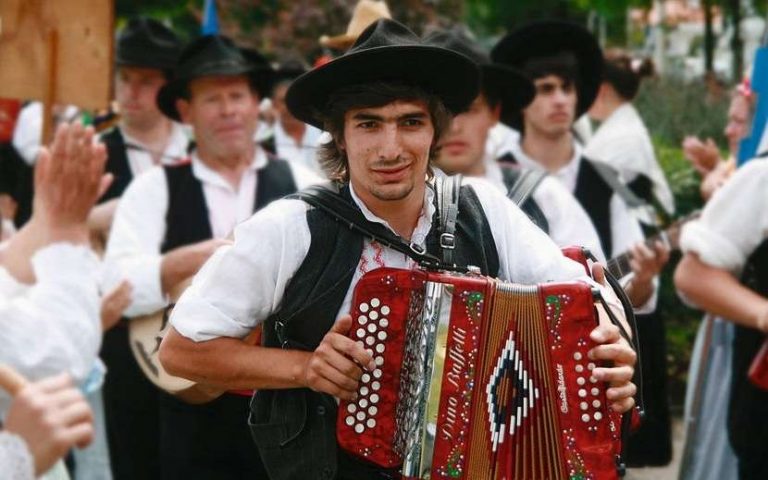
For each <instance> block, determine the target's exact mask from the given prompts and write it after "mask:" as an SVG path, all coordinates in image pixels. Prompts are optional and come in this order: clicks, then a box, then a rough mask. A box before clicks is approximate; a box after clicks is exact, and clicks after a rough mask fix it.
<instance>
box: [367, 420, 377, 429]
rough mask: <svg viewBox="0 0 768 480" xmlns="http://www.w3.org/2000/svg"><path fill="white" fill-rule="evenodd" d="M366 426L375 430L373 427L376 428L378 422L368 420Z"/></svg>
mask: <svg viewBox="0 0 768 480" xmlns="http://www.w3.org/2000/svg"><path fill="white" fill-rule="evenodd" d="M365 425H366V426H367V427H368V428H373V427H375V426H376V420H374V419H372V418H369V419H368V421H367V422H365Z"/></svg>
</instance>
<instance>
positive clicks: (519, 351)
mask: <svg viewBox="0 0 768 480" xmlns="http://www.w3.org/2000/svg"><path fill="white" fill-rule="evenodd" d="M352 305H353V307H352V312H351V313H352V316H353V318H354V319H356V323H355V324H354V326H353V328H352V329H351V330H350V337H351V338H353V339H354V340H355V341H357V342H359V343H360V344H361V345H362V346H363V347H364V348H366V349H367V350H368V351H369V352H370V353H371V354H372V355H373V358H374V362H375V364H376V368H375V369H374V370H372V371H367V372H365V373H364V374H363V376H362V378H361V381H360V385H359V389H358V397H357V399H356V400H355V401H352V402H342V403H341V404H340V407H339V408H340V410H339V416H338V424H337V437H338V440H339V444H340V446H341V447H342V448H344V449H345V450H347V451H348V452H350V453H352V454H354V455H356V456H358V457H360V458H362V459H364V460H367V461H369V462H372V463H374V464H376V465H379V466H382V467H386V468H398V467H399V468H401V469H402V472H403V478H406V479H416V478H418V479H427V478H429V479H445V480H448V479H479V478H482V479H494V480H504V479H510V480H511V479H521V480H522V479H536V480H539V479H583V480H589V479H600V480H602V479H615V478H618V475H617V472H616V458H617V456H618V454H619V451H620V435H619V425H620V421H619V420H620V417H619V416H618V415H617V414H615V413H614V412H612V411H611V410H610V409H609V408H608V402H607V400H606V397H605V390H606V385H604V384H603V383H602V382H599V381H598V380H597V379H596V378H595V377H594V376H593V375H592V371H593V370H594V369H595V368H596V367H598V366H599V365H598V364H596V363H595V362H593V361H591V360H590V359H589V355H588V352H589V350H590V349H591V348H592V347H593V346H594V343H593V342H592V340H591V339H590V338H589V333H590V332H591V330H592V329H593V328H594V327H595V326H596V324H597V316H596V312H595V309H594V300H593V298H592V291H591V289H590V287H589V286H588V285H586V284H582V283H576V282H574V283H562V284H545V285H540V286H520V285H514V284H508V283H502V282H498V281H496V280H494V279H489V278H486V277H482V276H478V275H468V276H460V275H455V274H443V273H435V272H427V271H422V270H402V269H391V268H380V269H377V270H373V271H371V272H368V273H367V274H365V275H364V276H363V277H362V279H361V280H360V281H359V282H358V285H357V286H356V288H355V292H354V295H353V300H352Z"/></svg>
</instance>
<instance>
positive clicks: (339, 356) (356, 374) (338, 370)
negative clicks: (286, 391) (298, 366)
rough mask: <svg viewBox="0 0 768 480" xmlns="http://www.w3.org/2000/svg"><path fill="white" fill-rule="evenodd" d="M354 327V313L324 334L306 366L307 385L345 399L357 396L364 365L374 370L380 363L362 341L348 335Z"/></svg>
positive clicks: (337, 322)
mask: <svg viewBox="0 0 768 480" xmlns="http://www.w3.org/2000/svg"><path fill="white" fill-rule="evenodd" d="M351 327H352V317H351V316H349V315H344V316H342V317H340V318H339V319H338V320H336V323H334V324H333V327H332V328H331V330H330V331H328V333H327V334H326V335H325V337H323V341H322V342H320V345H318V347H317V348H316V349H315V351H314V352H312V356H311V357H310V358H309V360H308V362H307V364H306V367H305V370H304V372H305V375H304V382H305V384H306V386H307V387H309V388H311V389H312V390H315V391H317V392H323V393H328V394H330V395H333V396H334V397H337V398H340V399H342V400H354V398H355V396H356V395H357V388H358V384H359V382H360V377H362V375H363V369H365V370H368V371H372V370H374V369H375V368H376V364H375V363H374V361H373V356H372V355H371V354H370V353H368V352H367V351H366V350H365V348H363V346H362V345H361V344H359V343H358V342H355V341H354V340H352V339H351V338H349V337H348V336H347V334H348V332H349V329H350V328H351Z"/></svg>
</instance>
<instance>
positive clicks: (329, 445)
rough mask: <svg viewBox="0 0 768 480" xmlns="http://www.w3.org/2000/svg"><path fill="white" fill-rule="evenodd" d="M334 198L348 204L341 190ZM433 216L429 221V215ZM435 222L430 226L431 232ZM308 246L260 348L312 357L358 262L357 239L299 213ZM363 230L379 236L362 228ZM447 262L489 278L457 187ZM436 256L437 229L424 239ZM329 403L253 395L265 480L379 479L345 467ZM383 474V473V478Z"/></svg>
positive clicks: (464, 190)
mask: <svg viewBox="0 0 768 480" xmlns="http://www.w3.org/2000/svg"><path fill="white" fill-rule="evenodd" d="M342 196H344V197H345V198H346V199H347V200H348V201H349V202H351V201H352V200H351V198H350V196H349V190H348V188H346V187H345V188H344V189H342ZM436 215H437V214H436ZM437 222H438V217H437V216H435V218H433V223H432V224H433V225H437V224H438V223H437ZM307 224H308V226H309V229H310V232H311V236H312V240H311V243H310V247H309V251H308V253H307V256H306V257H305V259H304V261H303V263H302V264H301V266H300V267H299V269H298V270H297V271H296V273H295V274H294V276H293V278H292V279H291V281H290V282H289V284H288V286H287V287H286V290H285V294H284V295H283V298H284V303H283V305H282V306H281V308H280V311H278V312H277V313H275V314H274V315H272V316H271V317H270V318H268V319H267V320H266V322H265V324H264V344H265V345H266V346H270V347H280V346H285V347H286V348H293V349H301V350H306V351H311V350H314V349H315V348H316V347H317V345H319V343H320V341H321V340H322V338H323V336H325V334H326V333H327V332H328V330H329V329H330V328H331V326H332V325H333V323H334V321H335V319H336V315H337V313H338V311H339V309H340V308H341V304H342V302H343V300H344V297H345V296H346V293H347V291H348V289H349V287H350V283H351V281H352V276H353V275H354V272H355V270H356V269H357V267H358V264H359V262H360V256H361V254H362V250H363V238H362V236H360V234H358V233H356V232H354V231H352V230H350V229H348V228H346V227H344V226H343V225H341V224H340V223H337V222H336V221H335V220H334V219H333V218H331V217H330V216H328V215H327V214H326V213H324V212H322V211H321V210H319V209H310V210H308V211H307ZM366 227H368V228H370V229H371V230H374V231H375V230H376V229H377V228H381V226H380V225H378V224H372V223H369V224H368V225H366ZM456 241H457V242H456V243H457V247H456V250H455V257H454V258H455V262H456V263H457V264H460V265H462V264H463V265H475V266H478V267H480V269H481V271H482V273H483V274H485V275H490V276H497V274H498V269H499V259H498V252H497V250H496V244H495V242H494V240H493V236H492V235H491V229H490V226H489V225H488V221H487V219H486V218H485V214H484V212H483V209H482V207H481V205H480V201H479V200H478V199H477V196H476V195H475V192H474V191H473V190H472V189H471V188H470V187H467V186H464V187H461V194H460V200H459V215H458V219H457V227H456ZM427 250H428V252H430V253H432V254H435V255H439V251H438V250H439V247H438V235H437V229H436V228H433V229H432V231H430V234H429V236H428V239H427ZM336 410H337V407H336V402H335V400H334V399H333V398H332V397H331V396H329V395H325V394H320V393H317V392H314V391H311V390H309V389H291V390H260V391H258V392H257V394H256V395H255V396H254V398H253V401H252V402H251V417H250V419H249V424H250V426H251V431H252V433H253V437H254V441H255V442H256V445H257V446H258V447H259V452H260V454H261V458H262V460H263V462H264V465H265V467H266V468H267V471H268V472H269V475H270V478H271V479H272V480H283V479H285V480H288V479H298V478H301V479H332V478H336V475H337V473H339V472H343V474H344V475H345V478H360V479H366V478H386V477H382V476H381V475H382V471H381V470H379V469H376V468H373V467H371V466H369V465H366V464H363V463H361V462H356V461H354V460H351V459H350V458H349V457H348V456H346V455H345V454H343V452H339V450H338V446H337V442H336ZM385 474H386V473H385Z"/></svg>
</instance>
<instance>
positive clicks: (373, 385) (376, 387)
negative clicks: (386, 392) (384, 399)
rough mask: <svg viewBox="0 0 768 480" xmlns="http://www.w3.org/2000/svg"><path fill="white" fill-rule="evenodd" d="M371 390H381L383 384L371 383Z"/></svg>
mask: <svg viewBox="0 0 768 480" xmlns="http://www.w3.org/2000/svg"><path fill="white" fill-rule="evenodd" d="M371 388H372V389H374V390H378V389H380V388H381V384H380V383H379V382H373V383H371Z"/></svg>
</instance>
